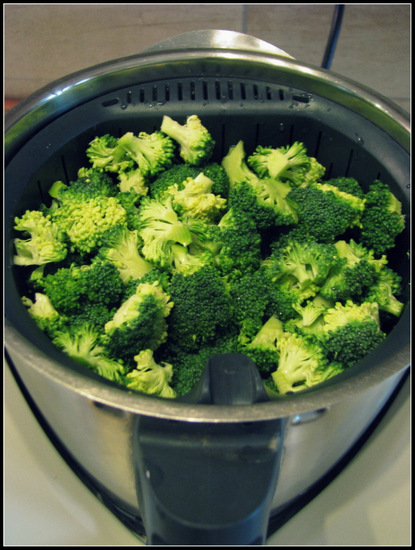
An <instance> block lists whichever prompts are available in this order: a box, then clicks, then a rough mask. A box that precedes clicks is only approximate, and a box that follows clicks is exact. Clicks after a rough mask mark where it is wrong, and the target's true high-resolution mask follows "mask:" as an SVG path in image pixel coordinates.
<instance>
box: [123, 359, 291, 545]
mask: <svg viewBox="0 0 415 550" xmlns="http://www.w3.org/2000/svg"><path fill="white" fill-rule="evenodd" d="M191 399H192V400H194V399H196V400H197V401H196V402H203V403H212V404H221V405H224V404H238V405H240V404H243V405H249V404H252V403H255V402H257V401H263V400H265V399H267V397H266V393H265V390H264V387H263V384H262V381H261V378H260V376H259V373H258V370H257V368H256V366H255V364H254V363H253V362H252V361H251V360H250V359H249V358H248V357H246V356H244V355H240V354H223V355H217V356H213V357H212V358H211V359H210V361H209V362H208V364H207V366H206V369H205V371H204V374H203V376H202V379H201V381H200V383H199V384H198V386H197V388H196V389H195V391H194V392H192V395H191ZM283 428H284V421H283V420H281V419H278V420H273V421H261V422H250V423H240V422H239V423H238V422H236V423H234V422H230V423H222V422H221V423H202V422H183V421H174V420H164V419H157V418H152V417H144V416H140V417H137V420H136V426H135V429H134V443H133V447H134V453H135V463H136V479H137V492H138V497H139V503H140V512H141V514H142V519H143V523H144V526H145V530H146V536H147V542H148V544H150V545H159V544H163V545H188V544H192V545H253V544H255V545H260V544H264V542H265V539H266V532H267V526H268V520H269V515H270V507H271V503H272V499H273V496H274V494H275V488H276V484H277V478H278V471H279V463H280V457H281V450H282V439H283V432H284V429H283Z"/></svg>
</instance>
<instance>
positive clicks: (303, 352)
mask: <svg viewBox="0 0 415 550" xmlns="http://www.w3.org/2000/svg"><path fill="white" fill-rule="evenodd" d="M276 347H277V350H278V353H279V359H278V368H277V369H276V370H275V371H274V372H272V374H271V376H272V380H273V382H274V384H275V386H276V388H277V391H278V392H279V393H280V394H286V393H290V392H296V391H299V390H303V389H306V388H308V387H311V386H314V385H315V384H316V383H319V382H322V381H323V380H326V379H327V378H328V377H329V376H333V375H334V374H337V370H336V371H335V372H332V371H331V369H327V368H326V366H327V361H326V358H325V355H324V353H323V350H322V348H321V346H320V345H319V344H317V343H316V342H314V341H312V340H310V339H307V338H306V337H304V336H301V335H299V334H295V333H285V334H284V335H282V336H281V337H279V338H278V339H277V344H276Z"/></svg>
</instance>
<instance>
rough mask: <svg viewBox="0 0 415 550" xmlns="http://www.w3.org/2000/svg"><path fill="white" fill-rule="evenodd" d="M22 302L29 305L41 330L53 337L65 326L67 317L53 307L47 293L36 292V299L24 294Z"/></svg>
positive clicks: (31, 313)
mask: <svg viewBox="0 0 415 550" xmlns="http://www.w3.org/2000/svg"><path fill="white" fill-rule="evenodd" d="M22 303H23V304H24V305H25V306H26V307H27V311H28V313H29V315H30V316H31V317H32V318H33V320H34V321H35V322H36V324H37V325H38V327H39V328H40V330H43V331H44V332H45V333H46V334H48V336H50V337H51V338H53V337H54V336H55V334H57V333H58V332H60V331H61V330H62V329H63V328H64V327H65V323H66V322H67V318H66V317H65V316H64V315H61V314H60V313H59V312H58V311H57V310H56V309H55V308H54V307H53V305H52V302H51V301H50V299H49V297H48V296H47V295H46V294H43V293H41V292H36V293H35V296H34V301H32V300H31V299H30V298H27V297H26V296H23V297H22Z"/></svg>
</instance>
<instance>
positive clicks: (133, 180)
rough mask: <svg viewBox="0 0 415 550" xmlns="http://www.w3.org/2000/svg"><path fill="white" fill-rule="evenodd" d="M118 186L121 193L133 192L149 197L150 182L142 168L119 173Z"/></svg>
mask: <svg viewBox="0 0 415 550" xmlns="http://www.w3.org/2000/svg"><path fill="white" fill-rule="evenodd" d="M118 185H119V190H120V192H121V193H128V192H132V193H135V194H137V195H139V196H142V197H145V196H146V195H148V180H147V178H146V177H145V175H144V173H143V171H142V170H141V168H134V169H132V170H125V171H121V172H118Z"/></svg>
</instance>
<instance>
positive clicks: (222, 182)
mask: <svg viewBox="0 0 415 550" xmlns="http://www.w3.org/2000/svg"><path fill="white" fill-rule="evenodd" d="M201 169H202V170H203V173H204V175H205V176H206V177H207V178H209V179H210V180H212V181H213V185H212V193H214V194H215V195H220V196H221V197H223V198H224V199H226V198H227V197H228V193H229V178H228V175H227V173H226V171H225V169H224V168H223V166H222V165H220V164H219V163H217V162H209V163H208V164H204V165H203V167H202V168H201Z"/></svg>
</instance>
